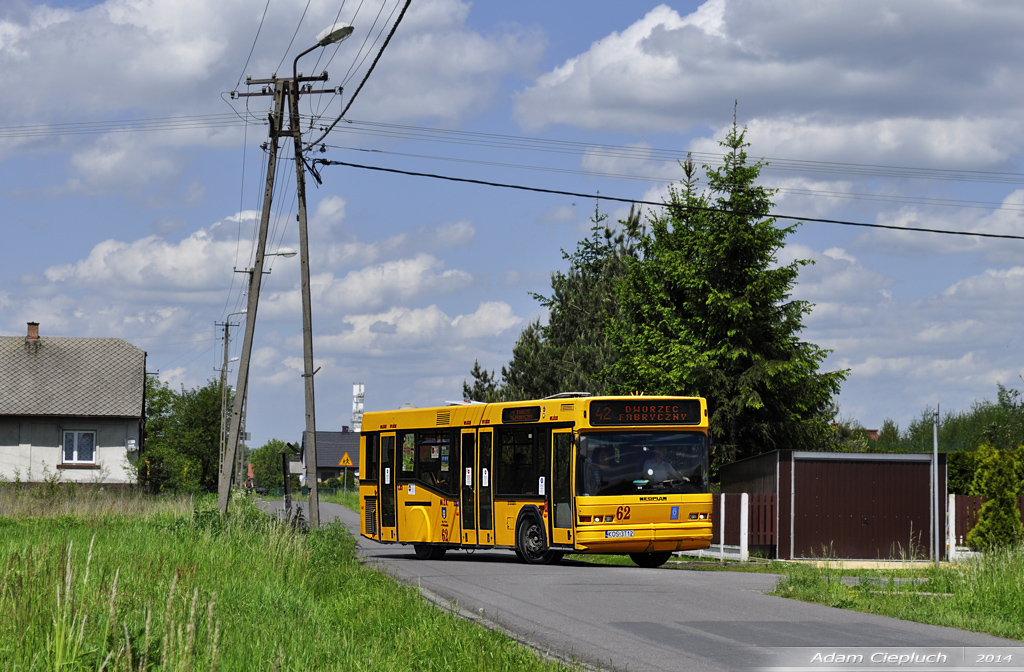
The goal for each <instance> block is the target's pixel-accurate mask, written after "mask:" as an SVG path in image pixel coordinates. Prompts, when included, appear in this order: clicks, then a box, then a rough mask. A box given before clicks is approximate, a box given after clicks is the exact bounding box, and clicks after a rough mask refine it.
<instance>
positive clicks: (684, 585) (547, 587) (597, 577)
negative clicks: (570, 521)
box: [268, 503, 1024, 672]
mask: <svg viewBox="0 0 1024 672" xmlns="http://www.w3.org/2000/svg"><path fill="white" fill-rule="evenodd" d="M268 504H271V503H268ZM273 504H275V505H276V506H278V507H280V504H279V503H273ZM303 505H304V504H303ZM320 511H321V513H320V516H321V522H322V523H324V524H326V523H327V522H329V521H331V520H334V519H337V520H340V521H341V522H343V523H344V524H346V525H347V526H348V527H349V529H351V530H353V532H354V533H355V534H356V538H357V539H359V548H360V553H361V555H362V556H363V558H364V559H365V561H366V562H368V563H370V564H373V565H376V566H377V567H379V568H380V569H382V570H383V571H385V572H387V573H389V574H391V575H392V576H394V577H396V578H397V579H398V580H400V581H403V582H405V583H409V584H412V585H416V586H419V587H420V588H421V590H423V591H424V593H425V594H427V596H428V597H432V598H433V599H435V600H440V601H441V602H447V603H448V604H450V605H452V606H453V607H454V608H456V609H458V610H459V611H460V612H461V613H463V614H464V615H472V616H473V617H480V616H481V615H482V617H483V619H484V620H485V621H489V622H490V623H496V624H497V625H499V626H500V627H502V628H504V629H506V630H507V631H509V632H510V633H512V634H514V635H515V636H517V637H518V638H520V639H521V640H523V641H526V642H528V643H530V644H532V645H533V646H535V647H536V648H538V649H539V650H541V651H545V652H550V653H551V654H553V655H555V656H556V657H560V658H562V659H570V660H579V661H582V662H584V663H587V664H589V665H592V666H595V667H598V668H602V669H613V670H631V671H632V670H652V671H662V670H664V671H668V670H671V671H673V672H675V671H678V670H742V669H752V668H753V667H755V666H759V665H764V664H765V663H766V662H767V663H768V664H772V665H773V666H774V664H773V663H772V662H771V661H773V653H774V652H775V651H776V650H777V649H778V648H779V647H814V648H815V649H823V648H829V647H873V650H874V649H878V650H880V651H881V650H891V649H892V648H893V647H918V648H920V647H961V646H966V647H1003V646H1024V643H1022V642H1017V641H1012V640H1005V639H1000V638H997V637H992V636H990V635H983V634H977V633H972V632H966V631H963V630H956V629H953V628H940V627H936V626H931V625H922V624H919V623H911V622H909V621H901V620H898V619H894V618H887V617H885V616H875V615H871V614H862V613H858V612H853V611H844V610H842V609H834V608H831V607H825V606H821V605H816V604H806V603H803V602H797V601H794V600H787V599H783V598H779V597H772V596H769V595H765V594H764V593H765V592H766V591H769V590H771V589H772V588H773V587H774V585H775V582H776V580H777V577H776V576H774V575H768V574H746V573H736V572H700V571H687V570H673V569H641V568H639V567H621V566H602V565H590V564H585V563H578V562H571V561H563V562H562V563H561V564H559V565H552V566H539V567H538V566H529V565H526V564H523V563H521V562H520V561H519V560H518V559H517V558H516V556H515V555H514V554H513V553H512V552H511V551H491V552H476V553H467V552H464V551H458V552H453V551H449V552H448V554H447V555H446V557H445V559H444V560H439V561H434V560H417V559H416V557H415V555H414V554H413V551H412V546H399V545H383V544H377V543H376V542H373V541H370V540H367V539H363V538H362V537H359V536H358V522H359V521H358V515H357V514H355V513H354V512H352V511H350V510H348V509H346V508H344V507H342V506H338V505H334V504H327V503H322V504H321V505H320ZM936 599H941V598H936ZM481 610H482V611H481ZM1021 654H1024V650H1021ZM779 655H780V656H781V655H783V654H782V652H779ZM777 662H778V663H780V664H781V663H782V660H781V659H779V660H778V661H777ZM918 669H920V668H919V667H918Z"/></svg>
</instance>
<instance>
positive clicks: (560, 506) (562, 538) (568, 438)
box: [549, 429, 573, 546]
mask: <svg viewBox="0 0 1024 672" xmlns="http://www.w3.org/2000/svg"><path fill="white" fill-rule="evenodd" d="M550 504H551V516H550V518H549V520H550V521H551V543H552V544H553V545H554V544H568V545H570V546H571V545H573V541H572V529H573V525H572V523H573V520H572V519H573V513H572V430H571V429H556V430H554V431H553V432H552V433H551V494H550Z"/></svg>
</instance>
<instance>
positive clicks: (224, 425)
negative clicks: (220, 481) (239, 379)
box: [215, 310, 245, 464]
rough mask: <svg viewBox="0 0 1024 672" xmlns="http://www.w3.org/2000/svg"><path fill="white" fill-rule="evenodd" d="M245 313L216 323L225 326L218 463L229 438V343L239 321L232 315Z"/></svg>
mask: <svg viewBox="0 0 1024 672" xmlns="http://www.w3.org/2000/svg"><path fill="white" fill-rule="evenodd" d="M244 314H245V311H244V310H241V311H238V312H236V313H230V314H229V315H228V317H227V321H226V322H223V323H215V326H222V327H224V364H223V365H222V366H221V369H220V453H219V456H220V462H219V463H218V464H223V462H224V450H225V448H226V446H227V438H228V397H229V396H231V395H230V394H229V392H228V389H229V388H228V366H230V365H231V360H229V359H228V344H229V343H230V342H231V332H230V328H231V327H237V326H238V323H237V322H232V321H231V316H232V315H244Z"/></svg>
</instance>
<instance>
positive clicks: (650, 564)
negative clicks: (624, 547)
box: [629, 551, 672, 568]
mask: <svg viewBox="0 0 1024 672" xmlns="http://www.w3.org/2000/svg"><path fill="white" fill-rule="evenodd" d="M629 557H630V559H631V560H632V561H633V562H635V563H636V564H638V565H640V566H641V567H647V568H654V567H661V566H662V565H664V564H665V563H666V562H668V559H669V558H671V557H672V551H658V552H657V553H630V554H629Z"/></svg>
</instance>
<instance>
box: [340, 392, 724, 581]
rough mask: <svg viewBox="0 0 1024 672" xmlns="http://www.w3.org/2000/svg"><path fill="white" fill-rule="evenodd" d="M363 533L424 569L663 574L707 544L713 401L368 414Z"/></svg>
mask: <svg viewBox="0 0 1024 672" xmlns="http://www.w3.org/2000/svg"><path fill="white" fill-rule="evenodd" d="M359 449H360V458H361V461H360V465H361V466H360V477H361V478H360V484H359V502H360V504H359V507H360V527H361V529H360V532H361V534H362V535H363V536H364V537H367V538H369V539H374V540H376V541H379V542H382V543H388V544H390V543H397V544H412V545H413V548H414V550H415V552H416V557H418V558H420V559H441V558H442V557H444V554H445V552H446V551H448V550H455V549H492V548H499V549H501V548H504V549H511V550H514V551H515V552H516V554H517V555H518V556H519V557H520V558H521V559H522V560H523V561H525V562H527V563H531V564H547V563H551V562H557V561H559V560H560V559H561V558H562V555H563V554H565V553H606V554H607V553H611V554H628V555H629V556H630V557H631V558H632V559H633V561H634V562H636V563H637V564H638V565H640V566H641V567H658V566H660V565H662V564H664V563H665V561H666V560H668V559H669V557H670V556H671V554H672V552H673V551H682V550H691V549H698V548H707V547H708V546H709V545H710V543H711V509H712V504H711V494H710V492H709V489H708V452H709V438H708V415H707V403H706V401H705V400H704V399H701V398H697V397H648V396H634V397H589V396H587V395H583V394H575V393H567V394H560V395H555V396H554V397H548V398H545V399H540V400H537V401H519V402H510V403H495V404H482V403H475V402H470V403H464V404H454V405H449V406H443V407H435V408H418V409H403V410H396V411H381V412H373V413H366V414H365V415H364V416H363V426H362V433H361V436H360V448H359Z"/></svg>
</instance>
